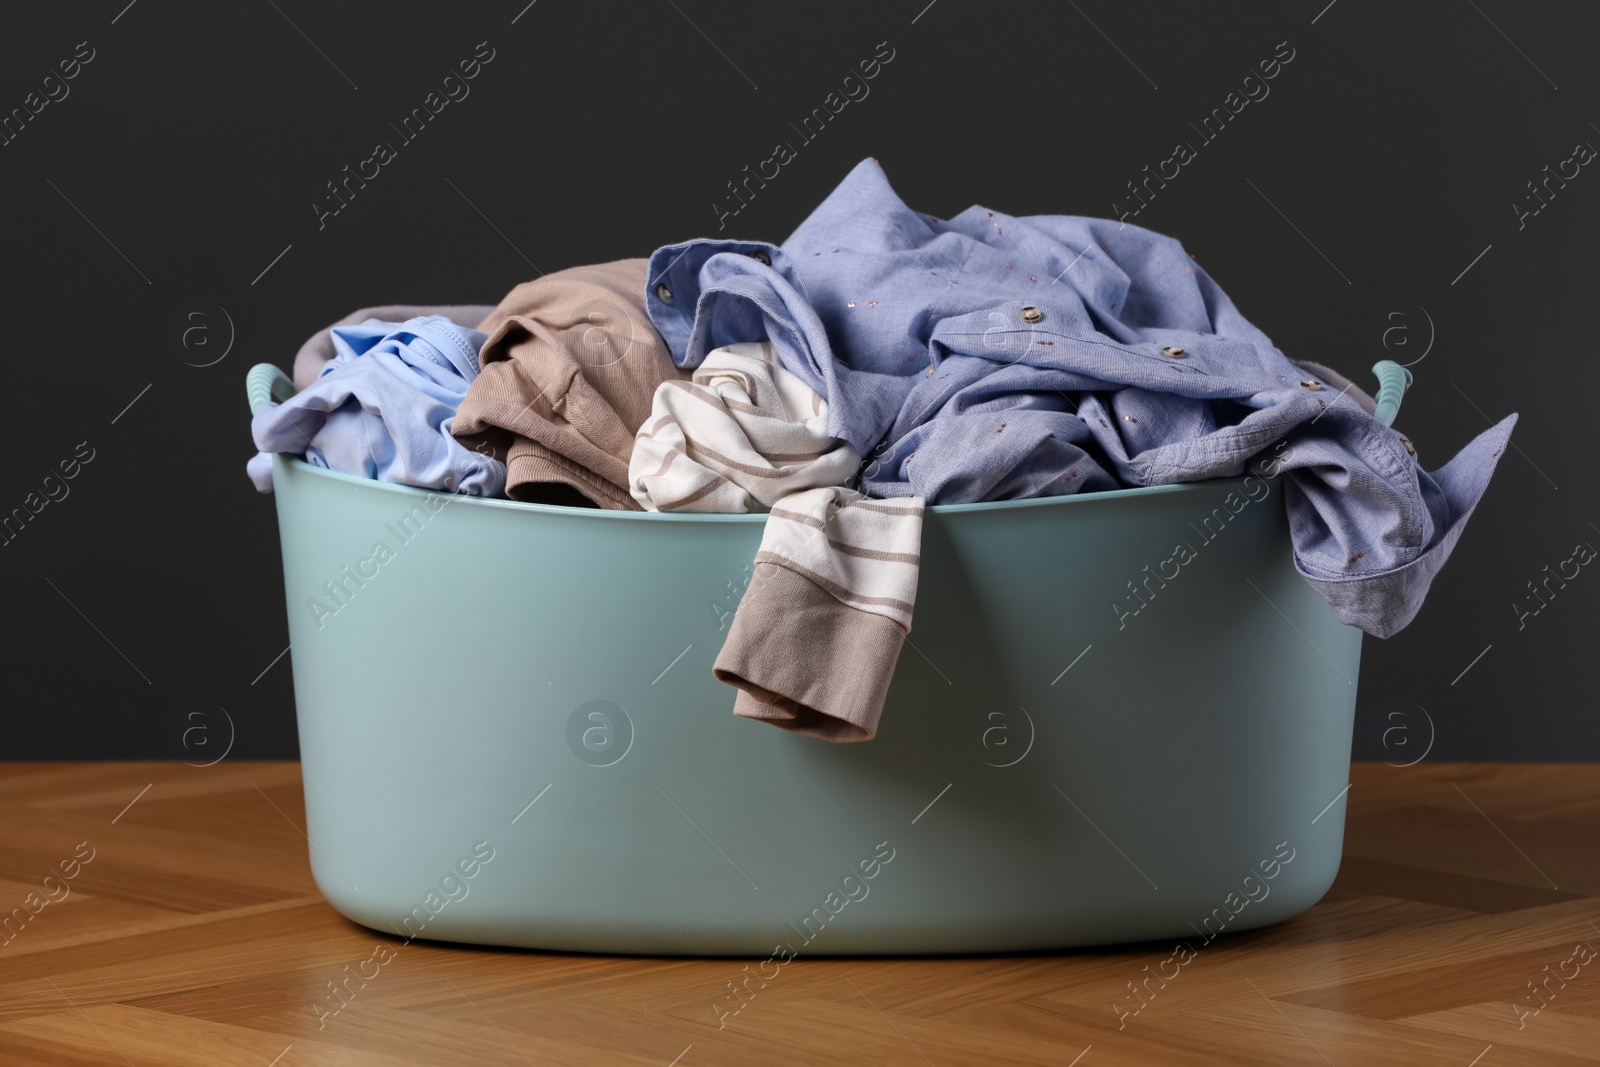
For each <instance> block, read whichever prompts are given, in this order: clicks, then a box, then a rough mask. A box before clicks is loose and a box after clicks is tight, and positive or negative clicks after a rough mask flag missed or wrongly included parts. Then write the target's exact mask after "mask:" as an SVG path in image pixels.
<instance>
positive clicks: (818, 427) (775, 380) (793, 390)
mask: <svg viewBox="0 0 1600 1067" xmlns="http://www.w3.org/2000/svg"><path fill="white" fill-rule="evenodd" d="M827 424H828V410H827V405H826V404H825V403H823V400H822V398H821V397H819V396H818V395H817V394H816V393H815V392H814V391H813V390H812V389H811V387H810V386H808V385H807V384H806V383H805V382H803V381H801V380H800V379H799V377H797V376H796V375H793V374H790V373H789V372H788V371H786V370H784V369H783V368H782V367H780V366H777V365H776V364H775V363H773V362H772V348H771V346H770V345H766V344H737V345H729V346H728V347H727V348H722V349H718V350H717V351H715V352H713V353H711V354H710V355H709V356H707V357H706V359H705V360H704V361H703V362H702V363H701V364H700V366H699V367H697V368H696V369H695V371H694V375H693V377H692V378H691V380H690V381H687V382H684V381H667V382H664V383H662V385H661V387H660V388H658V389H657V390H656V393H655V398H654V400H653V401H652V403H651V407H650V421H649V422H647V423H646V424H645V425H644V426H643V427H642V428H641V429H640V430H639V436H638V438H637V439H636V440H635V442H634V446H633V458H632V460H631V461H630V462H629V464H628V481H629V489H630V491H631V492H632V493H633V497H634V499H635V500H637V501H638V502H639V503H640V504H641V505H643V506H644V508H645V509H646V510H649V511H722V512H748V511H766V510H767V509H768V508H770V507H772V506H773V505H774V504H776V503H777V502H778V501H780V500H782V499H783V498H784V497H786V496H789V495H790V494H792V493H797V492H799V491H800V490H802V489H814V488H818V487H820V486H828V485H843V484H844V483H845V482H847V481H848V480H849V479H850V478H851V477H853V476H854V475H855V473H856V469H857V468H858V467H860V465H861V453H859V452H857V451H856V450H855V449H853V448H851V447H850V445H849V444H848V443H846V442H844V441H840V440H839V439H838V438H835V437H831V436H829V434H828V430H827Z"/></svg>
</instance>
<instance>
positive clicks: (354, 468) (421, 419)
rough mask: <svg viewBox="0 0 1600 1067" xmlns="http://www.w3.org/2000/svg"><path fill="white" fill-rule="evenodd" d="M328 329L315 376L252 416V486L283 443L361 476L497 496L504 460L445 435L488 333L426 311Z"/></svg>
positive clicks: (268, 480)
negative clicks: (327, 354)
mask: <svg viewBox="0 0 1600 1067" xmlns="http://www.w3.org/2000/svg"><path fill="white" fill-rule="evenodd" d="M332 337H333V345H334V348H335V355H334V357H333V359H332V360H330V361H329V362H328V365H327V366H326V367H324V368H323V370H322V373H321V374H319V375H318V376H317V378H316V380H315V381H314V382H312V383H311V384H310V385H309V386H307V387H306V388H305V389H303V390H302V391H300V392H299V393H296V394H295V395H294V396H292V397H290V398H289V399H288V400H286V401H285V402H283V403H282V404H267V405H265V406H263V407H262V408H261V409H260V410H259V411H257V412H256V414H255V418H254V419H253V420H252V422H251V425H250V431H251V434H252V435H253V436H254V437H255V442H256V447H257V448H259V449H261V454H260V455H258V456H256V457H255V458H254V459H252V460H251V461H250V464H249V466H248V468H247V469H248V472H249V474H250V477H251V479H252V480H253V481H254V482H255V483H256V488H257V489H259V490H261V491H262V492H263V493H270V492H271V491H272V461H271V457H270V455H269V453H273V452H290V453H294V454H296V455H301V454H303V455H304V456H305V458H306V460H307V462H309V463H311V464H313V465H315V466H318V467H326V468H328V469H329V470H336V471H343V472H344V473H346V474H352V475H357V476H359V477H362V478H373V479H376V480H378V481H384V482H400V483H402V484H405V485H415V486H420V487H422V488H425V489H445V490H449V491H451V492H457V493H466V494H467V495H469V496H502V495H504V491H505V484H506V469H505V465H504V464H502V463H501V462H500V461H499V460H497V459H495V458H493V457H492V456H486V455H480V454H478V453H476V452H473V451H471V450H470V449H468V448H466V447H465V446H463V445H462V444H461V443H460V442H459V441H457V440H456V439H455V438H454V437H452V436H451V435H450V424H451V423H452V422H453V421H454V419H455V414H456V408H457V407H459V406H460V404H461V401H462V399H463V398H464V397H465V396H466V395H467V387H468V386H469V385H470V384H471V383H472V380H473V379H474V378H476V377H477V376H478V349H480V348H481V347H482V346H483V342H484V341H485V340H487V338H488V335H487V334H484V333H480V332H479V331H477V330H472V329H468V328H466V327H464V326H458V325H456V324H455V323H453V322H451V321H450V320H449V319H447V318H445V317H444V316H442V315H425V316H422V317H421V318H415V319H409V320H407V321H406V322H380V321H378V320H377V319H368V320H367V321H366V322H363V323H361V324H360V325H356V326H339V327H336V328H334V330H333V331H332Z"/></svg>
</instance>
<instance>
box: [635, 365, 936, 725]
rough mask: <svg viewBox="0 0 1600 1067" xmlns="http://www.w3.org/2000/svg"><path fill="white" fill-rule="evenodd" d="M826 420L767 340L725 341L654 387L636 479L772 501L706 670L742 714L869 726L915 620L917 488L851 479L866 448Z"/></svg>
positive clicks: (665, 494)
mask: <svg viewBox="0 0 1600 1067" xmlns="http://www.w3.org/2000/svg"><path fill="white" fill-rule="evenodd" d="M827 423H828V406H827V403H826V401H824V400H823V399H822V398H821V397H819V396H818V395H817V394H816V393H815V392H814V391H813V390H812V389H811V388H810V387H809V386H808V385H806V384H805V383H804V382H803V381H801V380H800V379H799V378H798V377H797V376H795V375H794V374H791V373H790V372H789V371H787V370H785V369H783V367H782V366H780V365H779V364H778V363H777V362H776V361H775V360H774V359H773V356H772V351H771V348H770V346H768V345H767V344H764V343H761V344H736V345H729V346H728V347H726V348H722V349H718V350H716V351H714V352H711V353H709V354H708V355H707V356H706V358H705V361H704V362H703V363H702V364H701V365H700V366H699V367H698V368H696V370H695V372H694V377H693V379H692V380H691V381H689V382H682V381H667V382H664V383H662V385H661V386H660V387H659V388H658V389H657V390H656V394H655V398H654V401H653V404H652V410H651V418H650V420H649V421H648V422H646V423H645V425H644V426H642V427H641V428H640V430H639V435H638V437H637V439H636V440H635V442H634V449H633V457H632V460H631V461H630V463H629V470H628V483H629V491H630V492H631V493H632V494H633V497H634V499H635V500H637V501H638V502H639V503H640V504H641V505H642V506H644V507H645V508H646V509H647V510H650V511H721V512H761V511H766V512H768V518H767V525H766V529H765V530H764V531H763V533H762V538H761V548H760V550H759V551H758V552H757V553H756V559H755V564H756V565H755V574H754V576H753V577H752V579H751V581H750V584H749V585H748V586H747V587H746V589H745V592H744V596H743V598H742V599H741V600H740V602H739V610H738V611H737V613H736V614H735V615H734V619H733V624H732V625H731V626H730V627H729V630H728V636H727V639H726V640H725V641H724V642H723V645H722V650H721V652H720V653H718V655H717V659H716V662H715V663H714V664H713V665H712V671H713V673H714V674H715V675H716V676H717V678H718V679H720V680H721V681H723V682H726V683H728V684H729V685H732V686H734V687H735V688H737V689H738V690H739V693H738V696H737V697H735V699H734V706H733V710H734V714H736V715H739V716H742V717H744V718H749V719H758V720H760V721H762V722H768V723H771V724H773V725H775V726H779V727H782V728H783V729H786V730H790V731H792V732H794V733H800V734H806V735H808V736H812V737H820V738H822V739H824V740H828V741H868V740H871V739H872V738H873V737H874V736H876V735H877V731H878V721H879V719H880V718H881V717H882V715H883V703H884V699H885V697H886V696H887V694H888V690H889V681H890V679H891V678H892V677H893V675H894V666H895V663H896V662H897V661H898V659H899V657H900V649H901V646H902V645H903V644H904V643H905V637H906V634H907V633H909V632H910V630H911V617H912V609H913V606H914V605H915V603H916V596H917V575H918V570H919V565H920V558H919V552H920V549H921V543H922V500H921V498H919V497H898V498H895V499H893V500H874V499H870V498H868V497H866V496H864V495H862V494H861V493H858V492H856V491H854V490H851V489H847V488H844V483H845V482H846V481H848V480H849V479H850V478H852V477H853V476H854V475H855V473H856V470H857V469H858V468H859V466H860V464H861V456H860V454H859V453H857V452H856V451H855V449H853V448H851V447H850V445H848V444H846V443H845V442H843V441H840V440H838V439H837V438H834V437H830V436H829V435H828V433H827Z"/></svg>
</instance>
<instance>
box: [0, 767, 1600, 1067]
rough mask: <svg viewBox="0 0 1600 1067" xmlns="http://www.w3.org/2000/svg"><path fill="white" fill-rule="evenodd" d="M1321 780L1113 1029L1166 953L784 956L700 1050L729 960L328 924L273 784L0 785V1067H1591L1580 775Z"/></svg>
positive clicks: (211, 779) (171, 772)
mask: <svg viewBox="0 0 1600 1067" xmlns="http://www.w3.org/2000/svg"><path fill="white" fill-rule="evenodd" d="M1352 779H1353V782H1354V784H1353V786H1352V788H1351V790H1350V793H1349V796H1348V803H1349V805H1350V809H1349V822H1348V831H1347V838H1346V845H1345V859H1344V866H1343V869H1342V870H1341V871H1340V874H1339V880H1338V882H1337V884H1336V885H1335V886H1334V888H1333V889H1332V890H1331V891H1330V892H1329V893H1328V895H1327V897H1326V898H1325V899H1323V901H1322V902H1321V903H1320V904H1318V905H1317V906H1316V907H1315V908H1313V909H1312V910H1311V911H1309V912H1307V913H1306V914H1305V915H1302V916H1300V917H1299V918H1297V919H1294V920H1292V921H1290V922H1288V923H1284V924H1282V925H1280V926H1277V927H1273V928H1271V929H1267V930H1259V931H1253V932H1247V933H1242V934H1238V935H1232V936H1226V937H1223V938H1219V939H1218V940H1217V941H1215V942H1213V943H1212V944H1211V945H1209V946H1207V947H1204V948H1202V949H1200V950H1199V952H1198V954H1197V955H1196V957H1195V958H1194V959H1193V960H1191V961H1189V962H1188V963H1187V965H1185V966H1184V967H1183V968H1182V969H1181V970H1179V972H1178V974H1177V977H1175V978H1173V979H1172V980H1171V981H1168V982H1166V983H1165V985H1161V984H1160V983H1159V980H1151V981H1150V982H1148V983H1147V984H1145V985H1143V986H1142V987H1141V988H1142V989H1143V990H1145V993H1144V999H1143V1001H1142V1003H1143V1005H1144V1006H1143V1007H1142V1008H1141V1009H1140V1010H1139V1012H1138V1013H1137V1014H1126V1015H1123V1016H1121V1017H1120V1018H1119V1015H1118V1009H1117V1008H1115V1007H1114V1006H1113V1005H1114V1004H1120V1005H1121V1010H1122V1011H1124V1012H1127V1011H1128V1010H1129V1009H1130V1006H1132V1005H1134V1004H1136V1003H1141V1001H1136V1000H1135V998H1134V996H1133V994H1132V992H1130V987H1129V983H1135V982H1139V981H1140V980H1141V979H1144V978H1145V977H1146V976H1147V974H1148V973H1150V972H1147V971H1145V970H1144V968H1145V967H1146V966H1148V967H1149V968H1150V969H1151V971H1155V970H1157V969H1159V968H1160V965H1161V963H1162V961H1163V960H1165V959H1167V958H1168V957H1169V956H1170V955H1171V946H1170V945H1167V944H1165V943H1152V944H1145V945H1130V946H1119V947H1117V948H1115V949H1111V950H1095V951H1073V952H1060V953H1044V954H1031V955H1015V956H992V957H980V958H940V959H911V960H881V959H860V960H830V959H806V958H802V959H797V960H795V961H794V962H792V963H791V964H789V965H788V966H787V967H786V968H785V969H784V972H783V977H782V980H781V982H779V981H776V980H775V981H774V982H773V983H772V985H770V986H768V987H767V988H765V989H763V990H761V991H760V992H759V994H757V996H756V998H755V999H753V1000H751V1001H750V1003H749V1004H748V1005H747V1006H746V1007H745V1009H744V1010H743V1011H742V1012H741V1013H740V1014H739V1015H738V1016H736V1017H734V1018H731V1019H730V1020H728V1022H727V1025H726V1026H725V1028H723V1029H720V1030H719V1029H718V1019H717V1016H716V1014H715V1012H714V1011H713V1007H712V1004H713V1002H714V1001H716V1000H717V999H718V998H720V997H722V996H723V995H725V993H726V988H725V985H724V983H726V982H728V981H729V980H732V979H734V978H736V977H738V976H740V975H741V973H742V971H741V965H740V963H739V962H738V961H730V960H684V959H635V958H613V957H600V956H567V955H551V954H545V953H538V952H520V951H503V950H494V949H479V948H468V947H459V946H451V947H437V946H434V945H430V944H427V943H425V942H420V941H419V942H415V943H412V944H403V943H402V942H400V941H399V939H397V938H394V937H386V936H384V935H382V934H377V933H374V932H373V931H370V930H366V929H364V928H362V927H360V926H357V925H355V924H354V923H351V922H349V921H347V920H345V919H344V918H342V917H340V916H339V915H338V914H337V913H335V912H334V910H333V909H332V908H331V907H329V906H328V905H327V904H326V903H325V902H324V901H323V900H322V898H321V897H320V896H319V895H318V893H317V890H316V888H315V887H314V886H313V885H312V882H311V875H310V871H309V869H308V867H307V862H306V852H307V847H306V842H305V839H304V837H303V836H302V835H301V832H300V827H302V826H304V824H305V822H304V809H303V806H302V804H301V793H300V773H299V766H298V765H297V764H294V763H278V762H274V763H222V764H219V765H217V766H214V767H210V768H203V769H202V768H195V767H191V766H186V765H183V764H164V763H68V764H0V827H3V831H0V837H3V841H0V908H3V909H7V913H9V909H12V908H23V909H24V911H23V914H24V915H26V916H27V918H26V921H25V922H20V923H19V922H18V920H17V919H16V918H15V914H14V913H9V914H12V920H11V924H10V925H9V926H8V927H5V928H4V931H3V933H0V1064H4V1065H5V1067H31V1065H47V1067H76V1065H80V1064H81V1065H90V1064H93V1065H101V1064H121V1063H129V1064H134V1065H137V1067H157V1065H191V1064H192V1065H196V1067H199V1065H204V1067H213V1065H217V1064H244V1065H250V1067H307V1065H311V1064H374V1065H401V1064H427V1065H453V1064H475V1065H480V1064H481V1065H493V1064H508V1065H509V1064H524V1063H528V1064H539V1065H541V1067H542V1065H544V1064H606V1065H622V1064H641V1065H648V1067H668V1065H669V1064H674V1063H676V1064H680V1065H682V1067H698V1065H702V1064H741V1065H745V1064H762V1065H782V1064H791V1063H796V1064H799V1063H837V1064H851V1065H857V1064H874V1065H876V1064H923V1063H928V1064H936V1065H938V1067H946V1065H955V1064H991V1063H993V1064H1005V1065H1007V1067H1021V1065H1027V1064H1039V1065H1046V1064H1048V1065H1052V1067H1068V1065H1076V1067H1110V1065H1113V1064H1173V1065H1188V1064H1230V1065H1232V1064H1261V1065H1272V1067H1279V1065H1284V1064H1309V1065H1320V1064H1333V1065H1336V1067H1368V1065H1374V1064H1404V1065H1407V1067H1429V1065H1434V1064H1437V1065H1439V1067H1507V1065H1511V1064H1527V1065H1538V1067H1562V1065H1567V1064H1600V957H1597V958H1591V957H1593V956H1594V953H1595V950H1596V949H1600V899H1597V898H1600V766H1549V765H1543V766H1532V765H1461V764H1455V765H1449V764H1431V765H1430V764H1426V763H1424V764H1419V765H1417V766H1414V767H1408V768H1394V767H1389V766H1385V765H1383V764H1360V765H1357V766H1356V767H1355V768H1354V769H1353V773H1352ZM52 872H54V873H55V878H54V879H52V880H51V881H50V882H48V883H46V882H45V881H44V879H45V878H46V877H47V876H48V875H50V874H51V873H52ZM67 872H70V873H71V875H72V877H70V878H67V877H66V873H67ZM29 894H37V895H35V896H30V895H29ZM47 894H48V895H49V896H54V897H55V898H57V899H55V900H50V899H48V897H47ZM32 908H37V913H36V914H35V913H33V912H32V911H31V910H29V909H32ZM7 938H9V941H7V940H6V939H7ZM347 966H348V967H349V968H350V969H349V970H348V971H347V970H345V968H346V967H347ZM358 971H359V972H361V973H365V974H368V975H373V974H374V972H376V974H375V976H374V977H372V979H371V980H370V981H368V982H366V983H365V984H364V985H363V984H360V983H359V982H358V981H352V982H350V983H348V984H347V986H346V988H349V989H354V990H356V991H355V992H354V993H347V994H346V996H347V997H348V998H349V999H348V1002H341V1001H340V1000H336V999H334V998H333V997H332V995H331V994H330V992H329V983H330V982H337V981H339V980H340V979H342V978H344V977H346V976H347V975H349V974H352V973H356V972H358ZM1168 973H1171V965H1168ZM1530 983H1531V985H1530ZM1535 989H1537V993H1536V992H1535ZM341 1003H343V1006H342V1008H340V1009H339V1010H338V1011H337V1013H334V1012H333V1011H332V1009H333V1007H335V1006H338V1005H339V1004H341Z"/></svg>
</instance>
